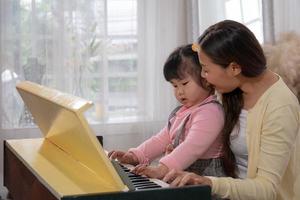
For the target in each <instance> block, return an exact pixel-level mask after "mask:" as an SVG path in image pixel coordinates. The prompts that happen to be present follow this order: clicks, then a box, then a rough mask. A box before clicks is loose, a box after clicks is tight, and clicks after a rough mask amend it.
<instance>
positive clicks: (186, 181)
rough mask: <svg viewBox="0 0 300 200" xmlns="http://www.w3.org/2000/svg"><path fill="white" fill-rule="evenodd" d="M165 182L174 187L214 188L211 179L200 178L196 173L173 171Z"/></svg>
mask: <svg viewBox="0 0 300 200" xmlns="http://www.w3.org/2000/svg"><path fill="white" fill-rule="evenodd" d="M163 181H164V182H167V183H169V184H170V185H171V186H173V187H181V186H184V185H209V186H212V182H211V180H210V179H209V178H207V177H204V176H199V175H197V174H195V173H191V172H184V171H177V170H174V169H173V170H171V171H170V172H168V173H167V174H166V175H165V177H164V178H163Z"/></svg>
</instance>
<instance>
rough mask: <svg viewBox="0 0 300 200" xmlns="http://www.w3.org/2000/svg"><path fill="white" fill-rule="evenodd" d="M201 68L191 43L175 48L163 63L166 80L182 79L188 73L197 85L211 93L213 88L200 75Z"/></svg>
mask: <svg viewBox="0 0 300 200" xmlns="http://www.w3.org/2000/svg"><path fill="white" fill-rule="evenodd" d="M201 70H202V68H201V65H200V63H199V59H198V55H197V53H196V52H194V51H193V50H192V44H188V45H184V46H180V47H178V48H176V49H175V50H174V51H173V52H172V53H171V54H170V55H169V57H168V59H167V60H166V62H165V64H164V76H165V79H166V80H167V81H169V82H170V81H171V80H172V79H184V77H185V76H186V75H187V74H189V75H190V76H191V77H192V78H193V79H194V80H195V82H196V83H197V84H198V85H199V86H201V87H202V88H204V89H206V90H208V91H209V92H210V93H213V91H214V90H213V88H212V87H211V86H210V85H208V84H207V81H206V80H205V79H204V78H202V77H201Z"/></svg>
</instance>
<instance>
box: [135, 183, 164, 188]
mask: <svg viewBox="0 0 300 200" xmlns="http://www.w3.org/2000/svg"><path fill="white" fill-rule="evenodd" d="M133 185H134V186H135V187H137V188H139V187H143V186H160V185H157V184H155V183H151V182H150V183H138V184H133ZM160 187H161V186H160Z"/></svg>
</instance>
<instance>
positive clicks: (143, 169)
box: [132, 164, 169, 179]
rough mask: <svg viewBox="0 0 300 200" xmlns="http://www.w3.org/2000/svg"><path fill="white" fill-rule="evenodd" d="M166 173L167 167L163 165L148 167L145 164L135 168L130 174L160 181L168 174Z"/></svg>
mask: <svg viewBox="0 0 300 200" xmlns="http://www.w3.org/2000/svg"><path fill="white" fill-rule="evenodd" d="M168 171H169V169H168V167H167V166H165V165H164V164H159V165H158V166H148V165H145V164H141V165H138V166H136V167H135V168H134V169H133V170H132V172H133V173H135V174H138V175H144V176H147V177H149V178H157V179H162V178H163V177H164V176H165V175H166V174H167V173H168Z"/></svg>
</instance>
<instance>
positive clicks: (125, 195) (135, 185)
mask: <svg viewBox="0 0 300 200" xmlns="http://www.w3.org/2000/svg"><path fill="white" fill-rule="evenodd" d="M17 89H18V91H19V93H20V95H21V97H22V99H23V101H24V102H25V104H26V106H27V108H28V109H29V111H30V112H31V113H32V115H33V117H34V119H35V122H36V124H37V125H38V127H39V128H40V129H41V132H42V133H43V137H42V138H34V139H17V140H6V141H4V186H6V187H7V189H8V190H9V194H10V196H11V199H13V200H25V199H26V200H58V199H60V200H73V199H74V200H75V199H76V200H96V199H97V200H101V199H109V200H114V199H120V200H122V199H124V200H125V199H126V200H127V199H132V200H137V199H143V200H148V199H149V200H150V199H151V200H152V199H164V200H168V199H170V200H171V199H172V200H174V199H175V200H183V199H184V200H186V199H188V200H194V199H195V200H196V199H197V200H199V199H211V196H210V188H209V187H208V186H187V187H181V188H170V187H161V185H158V184H156V183H153V182H150V181H149V180H146V182H147V183H145V182H144V180H142V179H145V178H143V177H136V176H134V174H130V172H128V170H127V169H126V168H125V167H124V166H121V165H119V164H118V163H116V162H111V161H110V160H109V159H108V158H107V156H106V154H105V152H104V150H103V149H102V146H101V145H100V143H99V142H98V140H97V138H96V136H95V135H94V134H93V133H92V130H91V129H90V127H89V126H88V123H87V121H86V119H85V117H84V115H83V112H84V111H85V110H86V109H87V108H89V107H90V106H91V105H92V103H91V102H89V101H86V100H84V99H81V98H78V97H74V96H72V95H68V94H64V93H61V92H59V91H56V90H53V89H50V88H47V87H44V86H41V85H38V84H35V83H31V82H27V81H25V82H21V83H19V84H18V85H17ZM142 181H143V182H142Z"/></svg>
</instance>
